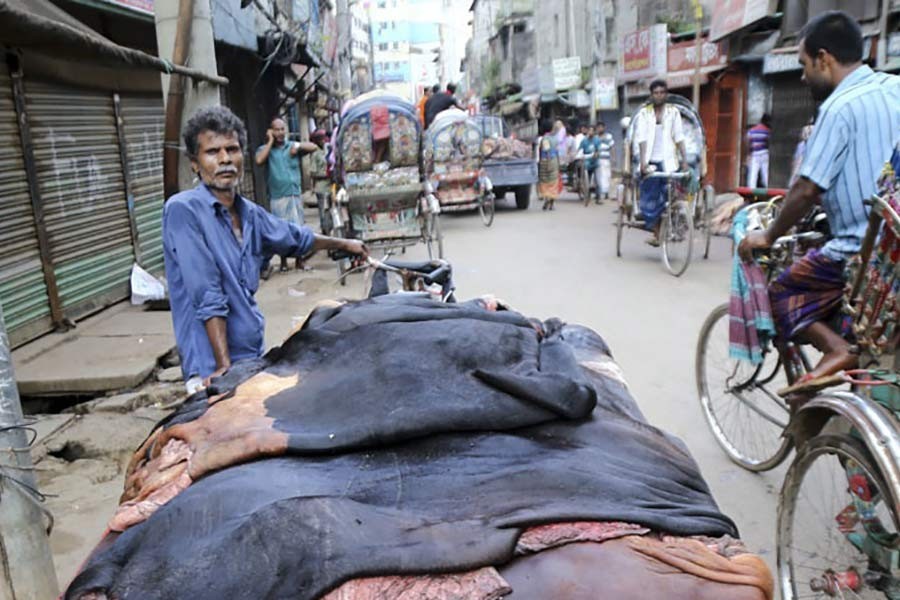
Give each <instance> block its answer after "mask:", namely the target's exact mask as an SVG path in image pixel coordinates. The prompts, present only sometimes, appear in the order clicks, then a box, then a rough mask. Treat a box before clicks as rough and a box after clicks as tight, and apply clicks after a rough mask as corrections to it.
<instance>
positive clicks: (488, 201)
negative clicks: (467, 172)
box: [478, 194, 495, 227]
mask: <svg viewBox="0 0 900 600" xmlns="http://www.w3.org/2000/svg"><path fill="white" fill-rule="evenodd" d="M494 204H495V203H494V195H493V194H484V195H482V196H481V198H479V200H478V214H480V215H481V222H482V223H484V225H485V227H490V226H491V224H492V223H493V222H494V208H495V207H494Z"/></svg>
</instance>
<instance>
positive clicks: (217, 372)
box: [203, 365, 231, 387]
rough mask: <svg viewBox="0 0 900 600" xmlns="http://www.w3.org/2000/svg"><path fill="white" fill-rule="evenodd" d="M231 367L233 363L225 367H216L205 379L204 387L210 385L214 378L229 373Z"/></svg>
mask: <svg viewBox="0 0 900 600" xmlns="http://www.w3.org/2000/svg"><path fill="white" fill-rule="evenodd" d="M230 368H231V365H227V366H225V367H219V368H218V369H216V370H215V371H213V372H212V373H210V374H209V377H207V378H206V379H204V380H203V387H209V384H210V383H211V382H212V380H213V379H215V378H216V377H221V376H222V375H224V374H225V373H227V372H228V369H230Z"/></svg>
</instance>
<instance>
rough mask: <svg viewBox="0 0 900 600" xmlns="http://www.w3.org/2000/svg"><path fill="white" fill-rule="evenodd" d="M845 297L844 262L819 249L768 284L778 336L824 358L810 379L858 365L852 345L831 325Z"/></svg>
mask: <svg viewBox="0 0 900 600" xmlns="http://www.w3.org/2000/svg"><path fill="white" fill-rule="evenodd" d="M843 294H844V263H843V261H836V260H832V259H829V258H828V257H827V256H825V255H824V254H822V253H821V252H820V251H819V250H811V251H810V252H808V253H807V254H806V255H805V256H804V257H802V258H800V259H798V260H796V261H794V263H793V264H792V265H791V266H790V267H789V268H788V269H786V270H785V271H784V272H783V273H782V274H781V275H779V276H778V278H777V279H776V280H775V281H773V282H772V283H771V284H770V285H769V298H770V300H771V304H772V316H773V318H774V320H775V326H776V329H777V330H778V333H779V335H782V336H785V337H786V338H788V339H792V340H796V341H799V342H801V343H811V344H812V345H813V346H815V347H816V349H818V350H819V351H820V352H822V353H823V355H824V356H823V357H822V359H821V360H820V361H819V363H818V364H817V365H816V367H815V368H814V369H813V370H812V371H810V373H809V374H807V378H812V377H821V376H824V375H831V374H834V373H836V372H838V371H840V370H842V369H847V368H852V367H853V366H854V364H855V362H856V357H855V356H854V355H853V354H852V353H851V352H850V350H851V346H850V344H849V342H847V341H846V340H845V339H844V338H843V337H842V336H841V335H840V334H839V333H837V332H835V331H833V330H832V329H831V328H830V326H829V325H828V321H829V319H830V318H831V317H832V316H834V315H835V314H836V312H837V311H838V310H839V309H840V307H841V302H842V300H843Z"/></svg>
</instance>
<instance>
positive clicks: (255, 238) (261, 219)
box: [163, 184, 315, 379]
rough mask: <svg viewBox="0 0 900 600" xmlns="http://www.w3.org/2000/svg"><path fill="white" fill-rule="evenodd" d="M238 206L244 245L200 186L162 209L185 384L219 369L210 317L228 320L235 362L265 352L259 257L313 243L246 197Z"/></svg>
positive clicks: (299, 250) (300, 250) (291, 252)
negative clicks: (259, 302)
mask: <svg viewBox="0 0 900 600" xmlns="http://www.w3.org/2000/svg"><path fill="white" fill-rule="evenodd" d="M235 206H236V207H237V210H238V213H239V214H240V217H241V231H242V237H243V243H239V242H238V239H237V237H236V236H235V234H234V232H233V231H232V229H231V216H230V215H229V214H228V209H227V208H225V207H224V206H223V205H222V204H221V203H220V202H219V201H218V200H217V199H216V197H215V196H213V194H212V193H211V192H210V191H209V189H208V188H207V187H206V186H205V185H203V184H200V185H198V186H197V187H195V188H194V189H192V190H188V191H185V192H181V193H179V194H176V195H175V196H172V197H171V198H170V199H169V201H168V202H166V206H165V209H164V210H163V252H164V256H165V262H166V278H167V279H168V282H169V298H170V302H171V305H172V322H173V324H174V327H175V341H176V343H177V344H178V350H179V352H180V354H181V370H182V372H183V373H184V377H185V379H188V378H190V377H193V376H195V375H199V376H201V377H206V376H208V375H209V374H210V373H212V372H213V371H215V370H216V360H215V357H214V356H213V351H212V346H211V345H210V343H209V338H208V337H207V335H206V327H205V323H206V321H207V320H209V319H211V318H213V317H223V318H224V319H226V330H227V335H228V352H229V355H230V356H231V360H232V361H235V360H240V359H242V358H256V357H259V356H261V355H262V353H263V350H264V349H265V346H264V341H263V331H264V325H265V320H264V319H263V316H262V313H261V312H260V310H259V306H257V304H256V299H255V298H254V297H253V295H254V294H255V293H256V290H257V289H258V288H259V272H260V268H261V266H262V262H263V257H265V256H271V255H273V254H278V255H282V256H301V255H303V254H306V253H307V252H309V251H310V250H311V249H312V245H313V241H314V240H315V234H313V232H312V230H311V229H309V228H308V227H301V226H297V225H295V224H293V223H288V222H286V221H283V220H281V219H278V218H276V217H274V216H272V215H271V214H269V213H268V212H267V211H266V210H265V209H263V208H261V207H259V206H257V205H256V204H254V203H253V202H251V201H250V200H248V199H247V198H241V197H238V198H237V199H236V200H235Z"/></svg>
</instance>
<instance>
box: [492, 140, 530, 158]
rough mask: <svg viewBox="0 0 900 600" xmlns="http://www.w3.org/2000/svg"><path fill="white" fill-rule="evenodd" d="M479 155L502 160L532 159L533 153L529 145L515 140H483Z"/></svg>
mask: <svg viewBox="0 0 900 600" xmlns="http://www.w3.org/2000/svg"><path fill="white" fill-rule="evenodd" d="M481 153H482V154H483V155H484V157H485V158H486V159H487V158H491V159H495V160H504V159H507V160H508V159H513V158H532V157H533V155H534V152H533V151H532V149H531V144H527V143H525V142H523V141H522V140H518V139H515V138H492V137H488V138H485V139H484V141H483V142H482V143H481Z"/></svg>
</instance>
